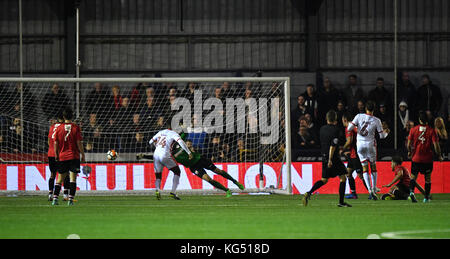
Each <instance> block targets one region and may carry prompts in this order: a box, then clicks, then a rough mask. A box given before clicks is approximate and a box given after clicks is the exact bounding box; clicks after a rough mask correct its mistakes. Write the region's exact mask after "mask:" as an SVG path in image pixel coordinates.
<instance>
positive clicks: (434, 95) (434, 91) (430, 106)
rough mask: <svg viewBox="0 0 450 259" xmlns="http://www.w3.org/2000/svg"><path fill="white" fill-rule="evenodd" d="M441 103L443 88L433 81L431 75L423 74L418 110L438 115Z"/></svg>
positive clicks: (418, 97) (418, 90)
mask: <svg viewBox="0 0 450 259" xmlns="http://www.w3.org/2000/svg"><path fill="white" fill-rule="evenodd" d="M441 105H442V94H441V90H440V89H439V87H438V86H437V85H435V84H433V83H432V82H431V80H430V76H429V75H423V76H422V85H421V86H420V87H419V88H418V89H417V112H419V111H430V112H431V113H432V114H433V115H434V116H436V115H437V114H438V112H439V110H440V109H441Z"/></svg>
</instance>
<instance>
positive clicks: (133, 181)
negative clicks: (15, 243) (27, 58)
mask: <svg viewBox="0 0 450 259" xmlns="http://www.w3.org/2000/svg"><path fill="white" fill-rule="evenodd" d="M88 165H89V166H91V167H92V173H91V175H90V176H89V177H88V178H87V177H86V176H85V175H83V174H82V173H80V174H79V176H78V180H77V186H78V188H79V189H80V190H102V191H107V190H147V189H152V188H154V187H155V183H154V182H155V176H154V171H153V164H152V163H107V164H101V163H95V164H88ZM404 165H405V166H406V167H407V168H410V167H411V164H410V163H409V162H405V163H404ZM216 166H218V167H219V168H222V169H224V170H226V171H227V172H228V173H229V174H230V175H231V176H233V177H234V178H235V179H238V180H239V181H240V182H241V183H243V184H244V186H245V187H246V188H258V187H259V171H260V170H259V164H258V163H221V164H216ZM377 168H378V187H379V188H381V186H382V185H383V184H387V183H389V182H390V181H391V180H392V179H393V177H394V174H393V172H392V170H391V167H390V162H378V163H377ZM263 171H264V187H270V186H274V187H281V186H283V187H285V186H286V183H287V181H286V173H285V167H284V166H283V165H282V164H281V163H266V164H264V167H263ZM449 171H450V162H435V163H434V170H433V173H432V183H433V185H432V192H433V193H450V179H449V178H450V177H449V176H448V173H447V172H449ZM181 172H182V173H181V178H180V184H179V186H178V189H179V190H181V189H212V188H213V187H212V186H211V185H210V184H209V183H207V182H205V181H202V180H201V179H200V178H198V177H197V176H195V175H194V174H192V173H191V172H190V171H189V169H186V168H184V167H181ZM291 172H292V178H291V180H292V189H293V193H294V194H299V193H300V194H302V193H305V192H306V191H308V190H309V189H310V188H311V187H312V185H313V184H314V182H316V181H317V180H319V179H320V178H321V175H322V164H321V163H320V162H295V163H293V164H292V167H291ZM208 173H209V174H210V176H211V177H213V178H214V179H216V180H218V181H220V182H221V183H222V184H223V185H224V186H227V187H229V188H236V186H235V185H234V184H233V183H232V182H231V181H229V180H226V179H224V178H223V177H221V176H219V175H216V174H214V173H212V172H208ZM280 174H281V175H280ZM49 176H50V171H49V168H48V165H47V164H1V165H0V190H27V191H33V190H47V188H48V184H47V182H48V179H49ZM354 176H355V177H356V174H354ZM418 182H419V183H420V184H422V185H423V184H424V181H423V176H420V177H419V181H418ZM161 186H162V187H163V188H164V189H170V188H171V186H172V173H170V172H168V171H167V169H165V170H164V172H163V179H162V183H161ZM356 188H357V191H358V192H359V193H365V192H366V191H365V189H364V187H363V184H362V182H361V181H360V180H359V179H356ZM347 190H348V187H347ZM386 191H387V189H385V188H383V189H382V192H386ZM319 192H320V193H324V194H336V193H338V179H337V178H334V179H331V180H330V181H329V182H328V183H327V184H326V185H324V186H323V187H322V188H321V189H319Z"/></svg>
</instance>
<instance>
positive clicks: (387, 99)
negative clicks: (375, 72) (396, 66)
mask: <svg viewBox="0 0 450 259" xmlns="http://www.w3.org/2000/svg"><path fill="white" fill-rule="evenodd" d="M367 99H368V100H371V101H373V102H375V104H376V105H377V108H379V107H380V104H384V105H386V106H387V107H391V103H392V100H391V94H390V93H389V91H388V90H387V89H386V88H385V87H384V78H382V77H378V78H377V81H376V87H375V88H374V89H372V90H371V91H370V92H369V95H368V98H367Z"/></svg>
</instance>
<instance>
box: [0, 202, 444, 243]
mask: <svg viewBox="0 0 450 259" xmlns="http://www.w3.org/2000/svg"><path fill="white" fill-rule="evenodd" d="M181 198H182V200H180V201H176V200H173V199H171V198H169V197H168V196H167V195H165V196H163V198H162V200H159V201H158V200H156V199H155V197H154V196H110V197H105V196H78V197H77V199H78V202H76V203H75V206H71V207H69V206H67V205H66V203H65V202H60V205H59V206H51V204H50V202H48V201H47V200H46V197H38V196H25V197H0V238H66V237H67V236H68V235H70V234H77V235H79V236H80V237H81V238H158V239H160V238H201V239H206V238H225V239H235V238H243V239H250V238H252V239H253V238H257V239H259V238H263V239H272V238H308V239H314V238H367V237H368V236H369V235H370V234H376V235H375V236H377V235H378V236H381V237H383V233H392V232H394V233H393V234H391V236H392V235H393V236H394V237H398V236H399V234H398V233H401V232H402V231H407V234H404V235H403V236H402V237H403V238H409V237H412V238H450V216H449V215H450V194H434V195H433V200H432V201H431V203H428V204H424V203H422V199H421V198H422V197H421V196H419V195H418V196H417V198H418V199H419V202H418V203H416V204H413V203H411V202H410V201H381V200H379V201H370V200H368V199H367V195H360V198H359V199H358V200H349V201H348V202H349V203H351V204H352V205H353V207H352V208H339V207H337V206H336V205H337V196H336V195H323V194H321V195H315V196H313V198H312V199H311V201H310V204H309V205H308V207H303V205H301V202H300V198H301V196H299V195H294V196H284V195H259V196H256V195H233V197H231V198H228V199H227V198H225V196H224V195H207V196H181ZM372 236H373V235H372Z"/></svg>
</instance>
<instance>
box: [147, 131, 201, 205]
mask: <svg viewBox="0 0 450 259" xmlns="http://www.w3.org/2000/svg"><path fill="white" fill-rule="evenodd" d="M175 143H178V144H179V145H180V146H181V148H182V149H183V150H184V151H186V153H188V154H189V159H192V156H193V155H192V153H191V151H190V150H189V148H188V147H187V146H186V143H184V141H183V140H182V139H181V137H180V135H179V134H178V133H176V132H175V131H173V130H170V129H165V130H161V131H160V132H158V133H156V135H155V136H153V138H152V139H151V140H150V141H149V144H150V145H152V144H155V146H156V149H155V152H154V153H153V164H154V169H155V176H156V181H155V187H156V198H157V199H158V200H159V199H161V194H160V192H159V191H160V188H161V178H162V171H163V169H164V167H167V168H168V169H169V170H170V171H172V172H173V174H174V175H173V183H172V192H171V193H170V196H171V197H172V198H174V199H176V200H179V199H180V198H179V197H178V196H177V195H176V193H175V191H176V189H177V187H178V184H179V182H180V174H181V171H180V168H179V167H178V164H177V162H176V161H175V159H174V158H173V157H172V148H173V146H174V145H175Z"/></svg>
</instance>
